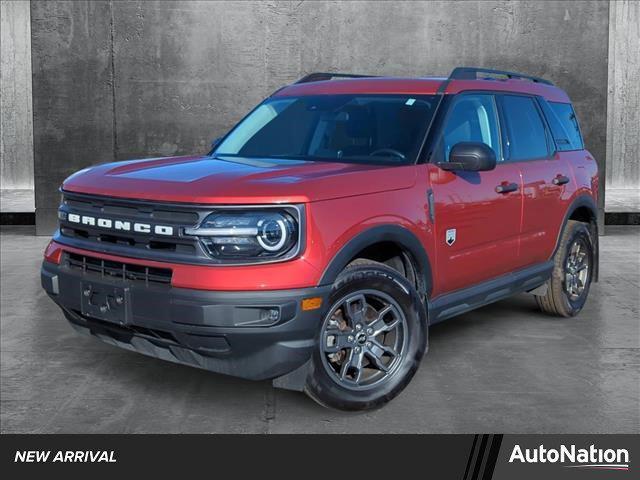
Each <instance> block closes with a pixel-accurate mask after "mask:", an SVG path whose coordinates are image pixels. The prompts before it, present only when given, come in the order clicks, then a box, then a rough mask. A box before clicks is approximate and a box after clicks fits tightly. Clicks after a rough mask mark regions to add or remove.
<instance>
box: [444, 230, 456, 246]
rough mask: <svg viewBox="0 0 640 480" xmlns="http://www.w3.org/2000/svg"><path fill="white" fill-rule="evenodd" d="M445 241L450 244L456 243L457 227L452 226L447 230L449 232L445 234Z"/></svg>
mask: <svg viewBox="0 0 640 480" xmlns="http://www.w3.org/2000/svg"><path fill="white" fill-rule="evenodd" d="M444 241H445V242H446V243H447V245H449V246H452V245H453V244H454V243H456V229H455V228H450V229H449V230H447V233H446V235H445V239H444Z"/></svg>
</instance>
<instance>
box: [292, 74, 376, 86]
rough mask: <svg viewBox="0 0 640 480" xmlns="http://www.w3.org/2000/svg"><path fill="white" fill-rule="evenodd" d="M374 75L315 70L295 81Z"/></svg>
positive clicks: (317, 80) (320, 80)
mask: <svg viewBox="0 0 640 480" xmlns="http://www.w3.org/2000/svg"><path fill="white" fill-rule="evenodd" d="M375 76H376V75H356V74H354V73H324V72H316V73H310V74H309V75H305V76H304V77H302V78H301V79H300V80H298V81H297V82H295V83H296V84H298V83H309V82H322V81H324V80H331V79H332V78H371V77H375Z"/></svg>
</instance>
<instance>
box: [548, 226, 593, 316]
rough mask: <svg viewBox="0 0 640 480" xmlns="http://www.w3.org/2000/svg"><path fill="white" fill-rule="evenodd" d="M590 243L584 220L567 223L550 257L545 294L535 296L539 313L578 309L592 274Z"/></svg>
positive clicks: (565, 313) (573, 312) (565, 312)
mask: <svg viewBox="0 0 640 480" xmlns="http://www.w3.org/2000/svg"><path fill="white" fill-rule="evenodd" d="M593 245H594V241H593V239H592V238H591V232H590V230H589V228H588V226H587V225H586V224H585V223H582V222H576V221H574V220H569V221H568V222H567V226H566V227H565V229H564V232H563V233H562V238H561V240H560V245H559V246H558V250H557V252H556V254H555V257H554V259H553V260H554V268H553V273H552V275H551V279H549V280H548V281H547V293H546V294H545V295H544V296H536V301H537V302H538V306H539V307H540V309H541V310H542V311H543V312H546V313H550V314H552V315H558V316H561V317H573V316H575V315H577V314H578V312H580V310H582V307H584V304H585V302H586V301H587V296H588V295H589V288H590V286H591V278H592V276H593V269H594V258H595V255H594V248H593Z"/></svg>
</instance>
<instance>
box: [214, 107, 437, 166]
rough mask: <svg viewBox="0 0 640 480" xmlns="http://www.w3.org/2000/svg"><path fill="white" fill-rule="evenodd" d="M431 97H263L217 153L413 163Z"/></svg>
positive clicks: (426, 123)
mask: <svg viewBox="0 0 640 480" xmlns="http://www.w3.org/2000/svg"><path fill="white" fill-rule="evenodd" d="M436 103H437V99H436V96H435V95H417V96H416V95H413V96H411V95H318V96H304V97H274V98H270V99H267V100H266V101H265V102H264V103H262V104H261V105H260V106H258V107H257V108H256V109H255V110H254V111H253V112H252V113H251V114H249V115H248V116H247V117H246V118H245V119H244V120H243V121H242V122H240V123H239V124H238V125H237V126H236V127H235V128H234V129H233V130H232V131H231V133H230V134H229V135H228V136H227V137H226V138H224V140H223V141H222V142H221V143H220V144H219V145H218V146H217V147H216V149H215V151H214V155H216V156H237V157H256V158H265V157H267V158H268V157H277V158H290V159H296V160H297V159H304V160H318V161H336V162H346V163H383V164H398V165H406V164H409V163H412V162H414V161H415V159H416V157H417V155H418V152H419V150H420V146H421V144H422V140H423V138H424V135H425V133H426V129H427V128H428V126H429V123H430V121H431V117H432V116H433V113H434V111H435V106H436Z"/></svg>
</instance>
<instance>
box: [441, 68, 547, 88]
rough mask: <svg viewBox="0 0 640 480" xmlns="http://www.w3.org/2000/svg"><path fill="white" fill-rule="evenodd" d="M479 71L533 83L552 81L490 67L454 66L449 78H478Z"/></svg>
mask: <svg viewBox="0 0 640 480" xmlns="http://www.w3.org/2000/svg"><path fill="white" fill-rule="evenodd" d="M479 73H487V74H490V75H496V76H503V77H507V78H519V79H522V80H530V81H532V82H535V83H544V84H545V85H553V82H551V81H549V80H546V79H544V78H540V77H533V76H531V75H524V74H523V73H515V72H507V71H504V70H492V69H490V68H475V67H457V68H454V69H453V71H452V72H451V74H450V75H449V80H478V79H479V78H480V77H478V74H479Z"/></svg>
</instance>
